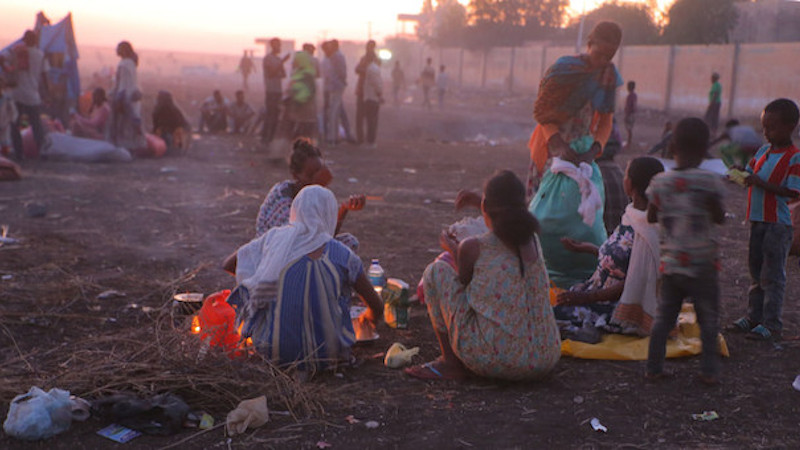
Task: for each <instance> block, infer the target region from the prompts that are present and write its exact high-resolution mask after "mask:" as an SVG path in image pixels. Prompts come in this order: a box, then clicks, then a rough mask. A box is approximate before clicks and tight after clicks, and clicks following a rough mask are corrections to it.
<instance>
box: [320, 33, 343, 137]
mask: <svg viewBox="0 0 800 450" xmlns="http://www.w3.org/2000/svg"><path fill="white" fill-rule="evenodd" d="M322 50H323V52H324V53H325V56H326V57H325V59H324V60H323V74H322V79H323V87H324V90H325V91H324V92H325V127H324V129H325V141H326V143H327V144H328V145H329V146H335V145H336V144H338V141H339V139H338V138H339V121H340V119H339V118H340V117H341V111H342V95H343V94H344V90H345V88H346V87H347V61H346V60H345V58H344V54H343V53H342V52H341V51H340V50H339V41H338V40H336V39H333V40H330V41H328V42H326V43H325V44H323V47H322Z"/></svg>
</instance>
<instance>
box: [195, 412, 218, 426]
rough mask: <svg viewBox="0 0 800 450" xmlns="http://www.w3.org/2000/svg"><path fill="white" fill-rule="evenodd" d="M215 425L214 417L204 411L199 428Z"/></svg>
mask: <svg viewBox="0 0 800 450" xmlns="http://www.w3.org/2000/svg"><path fill="white" fill-rule="evenodd" d="M213 426H214V417H212V416H211V414H209V413H203V415H202V416H201V417H200V425H198V426H197V428H200V429H201V430H209V429H211V427H213Z"/></svg>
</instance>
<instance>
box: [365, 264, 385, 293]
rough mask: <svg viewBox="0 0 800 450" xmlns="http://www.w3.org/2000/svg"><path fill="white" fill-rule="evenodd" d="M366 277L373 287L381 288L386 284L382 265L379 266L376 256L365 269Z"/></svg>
mask: <svg viewBox="0 0 800 450" xmlns="http://www.w3.org/2000/svg"><path fill="white" fill-rule="evenodd" d="M367 277H368V278H369V282H370V283H371V284H372V286H373V287H380V288H383V287H384V286H386V273H385V272H384V271H383V267H381V263H380V261H378V258H375V259H373V260H372V263H371V264H370V266H369V270H368V271H367Z"/></svg>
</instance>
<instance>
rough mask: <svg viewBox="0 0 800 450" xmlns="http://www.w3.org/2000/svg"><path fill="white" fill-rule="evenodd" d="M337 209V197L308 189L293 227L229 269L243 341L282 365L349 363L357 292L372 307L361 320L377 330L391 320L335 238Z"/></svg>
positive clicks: (294, 210) (247, 249) (276, 232)
mask: <svg viewBox="0 0 800 450" xmlns="http://www.w3.org/2000/svg"><path fill="white" fill-rule="evenodd" d="M336 208H337V205H336V198H335V197H334V196H333V193H332V192H331V191H329V190H328V189H326V188H324V187H322V186H307V187H305V188H303V189H302V190H301V191H300V192H299V193H298V194H297V196H296V197H295V199H294V202H292V206H291V212H290V219H289V223H288V225H285V226H281V227H276V228H272V229H271V230H269V232H268V233H266V234H264V235H262V236H261V237H258V238H256V239H253V240H252V241H251V242H250V243H248V244H246V245H244V246H242V247H241V248H239V250H238V251H237V253H236V254H234V255H231V257H229V259H228V261H226V263H225V267H226V270H229V271H235V274H236V282H237V284H238V286H237V288H236V289H235V290H234V291H233V293H231V295H230V297H229V299H228V302H229V303H230V304H231V305H233V306H234V307H236V326H237V327H239V326H240V325H241V326H242V328H241V333H242V338H243V339H246V338H251V339H252V340H253V344H254V346H255V347H256V348H257V349H258V350H259V351H260V352H261V353H262V354H264V355H265V356H267V357H268V358H269V359H271V360H272V361H274V362H276V363H278V364H291V363H294V362H298V361H299V362H300V367H299V368H300V369H301V370H306V371H313V370H315V369H318V368H323V367H324V366H326V365H328V364H329V363H331V362H335V361H337V360H345V361H347V360H349V359H350V347H351V346H352V345H353V343H354V342H355V333H354V331H353V323H352V321H351V320H350V310H349V308H350V296H351V291H352V290H353V289H354V290H355V291H356V292H357V293H358V294H359V295H361V297H362V298H363V299H364V301H365V302H366V303H367V305H368V306H369V308H368V309H367V310H366V311H365V312H364V313H363V315H362V316H361V318H360V319H359V320H361V321H362V322H369V323H370V324H371V325H370V326H372V327H374V324H375V323H376V322H377V321H378V318H380V317H381V316H382V314H383V303H382V302H381V300H380V298H379V297H378V295H377V294H376V293H375V290H374V289H373V288H372V285H371V284H370V282H369V280H368V279H367V276H366V274H365V272H364V267H363V265H362V263H361V259H359V257H358V256H356V254H355V253H353V252H352V251H351V250H350V249H349V248H347V247H346V246H344V245H343V244H342V243H340V242H339V241H337V240H335V239H334V238H333V234H334V230H335V228H336Z"/></svg>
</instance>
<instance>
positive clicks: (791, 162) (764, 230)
mask: <svg viewBox="0 0 800 450" xmlns="http://www.w3.org/2000/svg"><path fill="white" fill-rule="evenodd" d="M798 118H800V112H798V109H797V105H796V104H795V103H794V102H793V101H791V100H789V99H785V98H781V99H778V100H775V101H773V102H771V103H770V104H769V105H767V107H766V108H764V112H763V113H762V114H761V125H762V126H763V128H764V137H765V138H766V139H767V141H768V142H769V143H768V144H767V145H765V146H763V147H761V148H760V149H759V150H758V152H756V155H755V157H753V159H751V160H750V163H749V164H748V165H747V168H746V170H747V172H748V173H750V176H748V177H747V178H746V179H745V184H746V185H747V186H749V189H748V193H747V218H748V219H749V220H750V250H749V256H748V266H749V268H750V278H751V284H750V291H749V292H748V297H749V303H748V307H747V316H745V317H742V318H741V319H739V320H737V321H736V322H734V323H733V326H732V327H731V328H732V329H733V330H738V331H744V332H748V333H749V335H748V337H750V338H753V339H758V340H772V339H775V340H778V339H780V333H781V328H782V325H783V324H782V323H781V309H782V308H783V297H784V293H785V292H784V291H785V288H786V258H787V257H788V256H789V248H790V247H791V245H792V221H791V217H790V213H789V206H788V204H787V203H788V201H789V199H793V198H797V197H798V196H800V151H798V149H797V147H795V146H794V144H793V143H792V132H793V131H794V129H795V127H797V122H798Z"/></svg>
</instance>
